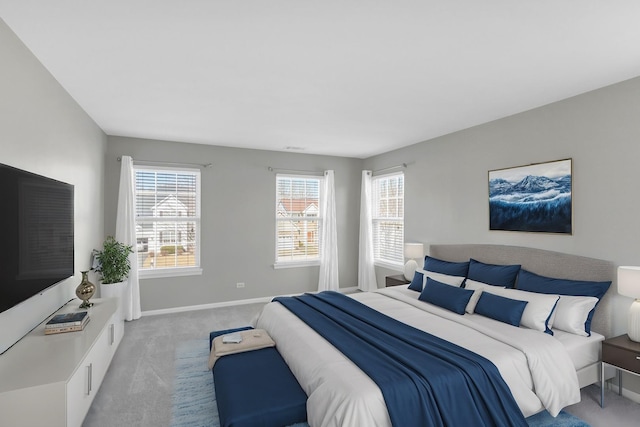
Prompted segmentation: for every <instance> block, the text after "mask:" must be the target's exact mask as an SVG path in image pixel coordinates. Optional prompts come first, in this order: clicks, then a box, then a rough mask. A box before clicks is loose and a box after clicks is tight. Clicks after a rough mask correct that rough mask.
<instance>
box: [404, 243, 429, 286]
mask: <svg viewBox="0 0 640 427" xmlns="http://www.w3.org/2000/svg"><path fill="white" fill-rule="evenodd" d="M404 257H405V258H409V260H408V261H407V263H406V264H405V265H404V278H405V279H407V280H412V279H413V275H414V274H415V272H416V270H417V269H418V262H417V261H416V260H422V258H423V257H424V245H423V244H422V243H405V244H404Z"/></svg>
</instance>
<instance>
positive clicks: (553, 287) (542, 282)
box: [518, 270, 611, 336]
mask: <svg viewBox="0 0 640 427" xmlns="http://www.w3.org/2000/svg"><path fill="white" fill-rule="evenodd" d="M609 286H611V282H590V281H588V280H569V279H554V278H553V277H545V276H540V275H538V274H535V273H532V272H530V271H527V270H521V271H520V275H519V276H518V289H522V290H523V291H529V292H538V293H541V294H558V295H570V296H575V297H596V298H598V302H597V303H596V305H595V306H594V307H593V309H592V310H591V311H590V312H589V315H588V316H587V321H586V322H585V323H584V331H585V332H586V333H587V335H589V336H591V320H592V319H593V314H594V313H595V311H596V307H598V304H599V303H600V299H602V297H603V296H604V294H605V293H606V292H607V290H608V289H609Z"/></svg>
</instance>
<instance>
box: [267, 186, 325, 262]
mask: <svg viewBox="0 0 640 427" xmlns="http://www.w3.org/2000/svg"><path fill="white" fill-rule="evenodd" d="M321 181H322V178H316V177H308V176H297V175H280V174H279V175H277V176H276V264H282V263H305V262H310V261H317V260H319V256H320V255H319V254H320V251H319V248H320V245H321V242H320V227H321V225H322V218H321V217H320V188H321V185H320V184H321Z"/></svg>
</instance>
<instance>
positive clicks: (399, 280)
mask: <svg viewBox="0 0 640 427" xmlns="http://www.w3.org/2000/svg"><path fill="white" fill-rule="evenodd" d="M409 283H411V281H410V280H407V279H405V278H404V274H396V275H395V276H387V277H385V283H384V286H385V287H387V288H388V287H389V286H398V285H406V284H409Z"/></svg>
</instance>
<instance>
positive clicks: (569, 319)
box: [550, 295, 598, 337]
mask: <svg viewBox="0 0 640 427" xmlns="http://www.w3.org/2000/svg"><path fill="white" fill-rule="evenodd" d="M597 303H598V298H596V297H578V296H571V295H560V301H558V305H557V306H556V310H555V318H554V319H553V328H554V329H560V330H562V331H565V332H570V333H572V334H576V335H581V336H583V337H588V336H589V334H587V333H586V332H585V331H584V323H585V322H586V321H587V316H588V315H589V312H590V311H591V310H593V307H595V306H596V304H597ZM550 327H551V326H550Z"/></svg>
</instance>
